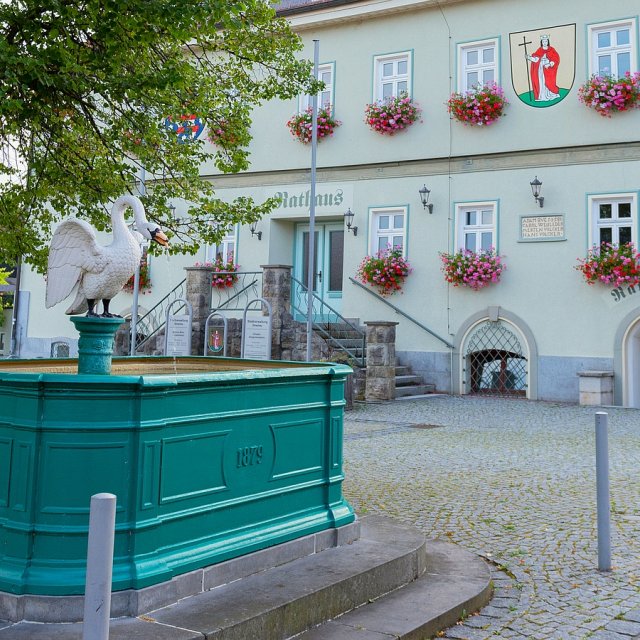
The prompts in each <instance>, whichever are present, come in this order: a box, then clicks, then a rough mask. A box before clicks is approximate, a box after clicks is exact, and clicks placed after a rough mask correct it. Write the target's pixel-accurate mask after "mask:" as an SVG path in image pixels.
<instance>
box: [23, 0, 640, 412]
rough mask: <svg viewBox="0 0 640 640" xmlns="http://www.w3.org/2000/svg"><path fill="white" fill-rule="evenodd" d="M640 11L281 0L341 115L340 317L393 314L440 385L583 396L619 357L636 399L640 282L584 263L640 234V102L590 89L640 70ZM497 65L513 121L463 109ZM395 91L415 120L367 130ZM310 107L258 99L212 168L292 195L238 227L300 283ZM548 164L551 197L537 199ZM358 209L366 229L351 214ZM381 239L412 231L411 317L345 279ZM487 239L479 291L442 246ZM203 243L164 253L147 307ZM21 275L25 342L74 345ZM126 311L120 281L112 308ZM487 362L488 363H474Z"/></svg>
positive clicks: (405, 358)
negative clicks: (457, 280) (616, 106)
mask: <svg viewBox="0 0 640 640" xmlns="http://www.w3.org/2000/svg"><path fill="white" fill-rule="evenodd" d="M638 9H639V8H638V4H637V1H636V0H617V1H616V2H615V3H602V2H596V1H595V0H568V1H567V2H563V3H559V2H555V1H553V0H537V1H536V2H535V3H533V2H527V1H523V2H514V1H513V0H440V1H439V2H436V1H435V0H359V1H352V2H350V1H341V2H334V1H331V0H330V1H327V2H317V1H316V2H306V3H305V2H304V1H302V2H301V1H296V0H289V1H288V2H283V3H281V5H280V11H281V13H282V14H283V15H286V17H287V18H288V19H289V20H290V21H291V23H292V25H293V26H294V28H295V30H296V31H297V32H298V33H299V34H300V35H301V36H302V38H303V40H304V43H305V50H304V54H303V55H304V56H305V57H308V58H311V57H312V56H313V41H314V40H318V41H319V50H320V70H321V72H322V73H323V74H324V75H323V77H324V79H325V80H326V81H327V86H326V89H325V94H324V95H325V96H326V95H330V96H331V98H330V101H331V105H332V109H333V110H334V114H335V117H336V118H338V119H339V120H340V121H341V125H340V126H339V127H338V128H337V129H336V131H335V134H334V135H333V136H332V137H330V138H327V139H324V140H322V141H321V143H320V144H319V145H318V174H317V194H318V199H317V207H316V233H317V253H318V267H317V268H318V272H320V271H321V272H322V273H323V278H322V281H321V282H319V284H318V291H317V293H318V295H319V296H320V297H322V298H323V299H324V300H325V301H326V302H327V303H328V304H329V305H331V306H332V307H333V308H335V309H336V310H338V311H339V312H340V313H341V314H342V315H343V316H344V317H346V318H353V319H358V320H359V321H360V322H365V321H371V320H389V321H397V322H399V325H398V327H397V343H396V349H397V356H398V358H399V360H400V361H401V362H402V363H404V364H408V365H411V366H412V368H413V370H414V372H416V373H419V374H421V375H422V376H423V377H424V378H425V380H426V381H427V382H431V383H433V384H435V386H436V388H437V389H438V390H442V391H448V392H452V393H469V392H477V391H479V392H491V388H492V386H495V384H497V383H498V381H499V383H500V384H501V385H502V386H503V387H506V388H507V389H508V390H509V391H512V392H514V393H516V392H517V393H518V394H519V395H524V396H526V397H528V398H532V399H536V398H537V399H548V400H560V401H569V402H577V401H578V384H579V375H578V374H579V373H580V372H581V371H593V370H597V371H610V372H613V373H614V384H615V398H614V401H615V403H616V404H624V405H626V406H640V369H639V367H640V365H639V361H640V291H638V290H637V289H631V290H616V291H614V290H613V288H612V287H606V286H604V285H596V286H588V285H587V284H586V283H585V282H584V280H583V278H582V275H581V273H580V272H579V271H577V270H576V269H575V268H574V267H575V266H576V265H577V264H578V262H577V259H578V258H581V257H584V256H585V255H586V252H587V250H588V248H589V247H590V246H591V245H593V244H594V243H596V242H600V240H602V239H608V238H611V239H612V241H619V242H626V241H627V240H628V239H631V240H633V241H634V242H635V243H636V246H637V244H638V215H639V208H638V207H639V204H638V194H639V192H640V142H639V140H640V135H639V134H640V110H635V111H634V110H632V111H628V112H624V113H614V114H613V117H611V118H604V117H601V116H599V115H598V114H597V113H595V112H594V111H593V110H592V109H589V108H587V107H586V106H585V105H583V104H582V103H581V102H580V101H579V100H578V88H579V86H580V85H582V84H583V83H584V82H585V81H586V80H587V79H588V78H589V76H591V75H592V74H598V73H611V74H614V75H615V74H620V75H622V74H624V72H625V71H627V70H628V71H630V72H631V73H634V72H636V71H638V69H639V58H640V54H639V42H638V22H639V15H638V14H639V11H638ZM545 37H546V38H547V39H548V44H550V45H551V46H552V47H553V48H554V49H555V50H556V51H558V53H559V60H560V61H559V63H556V66H557V75H556V77H555V78H556V82H557V85H558V86H559V87H560V91H559V92H558V94H556V95H557V98H552V99H547V100H540V101H538V102H536V100H535V97H534V96H533V95H532V93H533V86H532V81H533V78H532V77H531V74H532V73H534V70H533V65H532V64H531V60H529V61H527V59H526V58H525V52H524V49H525V48H526V49H527V54H528V55H530V56H531V55H532V54H534V53H535V51H536V49H538V47H540V45H541V41H542V40H543V38H545ZM524 44H526V47H524V46H523V45H524ZM541 73H542V72H541ZM492 80H493V81H495V82H497V83H498V84H500V85H501V86H502V87H503V89H504V93H505V96H506V98H507V100H508V102H509V104H508V106H507V107H506V111H505V113H506V116H505V117H502V118H500V119H499V121H497V122H496V123H495V124H493V125H491V126H488V127H486V126H465V125H463V124H462V123H460V122H458V121H456V120H454V119H452V118H451V117H450V115H449V113H448V111H447V107H446V103H447V100H448V98H449V96H450V95H451V93H452V92H453V91H456V90H464V89H466V88H467V87H469V86H472V85H473V84H474V83H477V82H487V81H492ZM533 85H535V81H534V82H533ZM523 87H524V88H523ZM402 90H406V91H407V92H408V94H409V95H410V96H411V98H412V99H413V100H414V101H415V102H417V103H418V104H419V105H420V108H421V118H420V120H419V121H417V122H415V123H414V124H413V125H411V126H410V127H408V128H407V129H406V130H403V131H400V132H398V133H396V134H395V135H393V136H388V135H381V134H380V133H377V132H375V131H372V130H371V129H370V128H369V127H368V126H367V124H366V123H365V121H364V109H365V105H366V104H368V103H371V102H374V101H375V100H377V99H379V98H381V97H383V96H385V95H389V93H390V92H391V93H392V94H393V93H397V92H398V91H402ZM519 95H520V97H519ZM547 98H548V96H547ZM305 105H306V102H305V100H304V99H300V100H291V101H288V102H281V101H278V102H275V101H274V102H272V103H270V104H267V105H265V106H264V107H263V108H262V109H260V110H259V111H257V112H256V113H255V114H254V124H253V128H252V131H253V135H254V140H253V143H252V147H251V169H250V170H249V171H248V172H246V173H243V174H240V175H233V176H228V175H219V174H217V173H216V172H215V170H214V168H213V167H212V166H211V167H203V172H204V173H205V174H206V175H207V176H210V178H211V180H212V181H213V183H214V185H215V186H216V188H217V191H218V194H219V195H221V196H222V197H223V198H229V199H231V198H234V197H236V196H238V195H245V194H247V195H252V196H253V197H254V198H260V197H261V196H264V197H266V196H270V195H275V194H278V195H279V196H280V198H281V204H280V206H279V208H277V209H276V210H275V211H274V212H273V213H272V214H271V216H270V217H268V218H267V219H264V220H262V221H261V222H260V223H258V227H257V230H258V231H260V232H261V234H262V235H261V238H260V239H258V236H257V235H252V234H251V233H250V230H249V229H248V228H238V229H234V230H231V231H230V239H229V242H230V246H232V247H233V249H234V251H235V259H236V262H238V263H239V264H240V265H241V268H242V270H247V271H258V270H259V268H260V265H265V264H284V265H292V266H293V274H294V276H295V277H297V278H298V279H300V280H302V279H303V274H304V267H303V264H304V251H303V245H304V243H303V240H304V238H305V235H304V234H305V233H308V224H309V199H308V192H309V189H310V170H309V166H310V147H309V145H303V144H301V143H300V142H299V141H298V140H296V139H294V138H293V137H292V136H291V134H290V133H289V131H288V129H287V128H286V122H287V120H288V119H289V118H290V117H291V115H292V114H293V113H295V112H296V111H298V110H299V109H301V108H303V107H304V106H305ZM536 177H537V178H538V179H539V180H540V181H541V182H542V188H541V196H543V198H544V206H543V207H541V206H540V202H539V201H537V200H535V199H534V197H533V195H532V190H531V186H530V183H531V182H532V181H533V180H534V178H536ZM423 185H426V187H427V188H428V189H429V190H430V199H429V202H430V203H431V204H432V205H433V212H432V213H430V212H429V210H428V209H427V208H425V207H424V206H423V204H422V203H421V200H420V196H419V189H421V188H422V187H423ZM175 204H176V207H177V213H178V215H179V214H180V203H179V202H176V203H175ZM348 209H350V210H351V211H352V212H353V213H354V214H355V215H354V219H353V223H352V225H353V226H357V229H358V230H357V235H356V234H355V233H353V229H351V230H347V229H346V227H345V224H344V217H343V214H344V213H345V212H346V211H347V210H348ZM307 237H308V236H307ZM386 242H391V243H394V244H396V245H397V246H401V247H402V249H403V252H404V254H405V256H406V257H407V259H408V260H409V262H410V263H411V266H412V268H413V271H412V273H411V274H410V275H409V277H408V278H407V280H406V282H405V285H404V287H403V291H402V293H401V294H400V293H397V294H394V295H393V296H392V297H391V298H389V301H390V302H391V303H392V304H393V305H395V306H396V307H397V308H399V309H400V310H401V311H402V312H403V313H404V314H406V315H400V314H398V313H397V312H396V311H395V310H394V309H393V308H391V307H389V306H388V305H386V304H384V303H383V302H381V301H380V300H379V299H378V298H376V297H375V296H373V295H371V294H370V293H369V292H368V291H367V290H365V289H363V288H362V287H359V286H357V285H356V284H354V283H353V282H352V280H351V279H352V278H354V279H355V274H356V270H357V267H358V264H359V263H360V261H361V260H362V258H363V257H364V256H366V255H369V254H372V253H375V251H376V250H377V249H378V247H379V246H383V244H384V243H386ZM474 242H476V243H477V246H478V247H480V246H485V245H488V244H490V245H492V246H494V247H496V249H497V251H498V252H499V254H500V255H502V256H504V262H505V264H506V266H507V269H506V271H505V272H504V274H503V276H502V278H501V281H500V282H499V283H496V284H492V285H491V286H488V287H486V288H483V289H481V290H479V291H473V290H471V289H467V288H463V287H454V286H452V285H450V284H448V283H447V282H445V279H444V276H443V274H442V272H441V261H440V257H439V253H440V252H452V251H455V250H456V249H457V248H459V247H464V246H465V244H466V245H467V246H470V245H469V243H474ZM471 246H474V245H471ZM207 251H209V255H210V254H211V251H212V249H211V248H203V249H202V251H201V253H200V254H199V255H198V256H194V257H188V258H174V257H172V258H171V259H166V258H162V257H161V258H151V261H150V272H151V278H152V281H153V290H152V293H151V294H149V295H147V296H142V297H141V301H140V303H141V305H142V307H143V309H149V308H151V307H152V306H153V305H154V304H155V302H156V301H157V300H159V299H160V298H161V297H162V296H163V295H164V294H165V293H166V292H167V291H169V290H170V289H171V288H172V287H173V286H175V285H176V284H177V283H178V282H179V281H180V280H182V279H183V278H184V272H183V270H182V267H184V266H189V265H192V264H193V263H194V262H195V261H203V260H205V259H206V258H207V255H208V254H207ZM21 288H22V291H21V296H22V305H23V307H22V308H23V311H22V315H21V322H22V323H21V326H20V331H21V337H20V345H21V351H20V356H21V357H27V356H34V355H42V356H48V355H49V352H50V346H51V343H52V342H55V341H59V340H67V341H70V343H71V351H72V353H73V349H74V347H73V344H74V343H73V338H72V331H71V330H70V323H69V322H68V320H67V319H66V318H65V317H64V315H63V311H64V310H63V308H62V305H60V306H59V307H56V308H55V309H53V310H48V311H46V312H45V310H44V287H43V281H42V279H41V277H40V276H38V275H36V274H33V273H30V272H25V273H24V274H23V278H22V285H21ZM130 308H131V296H130V295H129V294H126V293H123V294H120V295H119V296H118V298H116V299H115V300H114V303H113V304H112V310H115V311H116V312H119V313H123V314H127V313H128V312H129V311H130ZM406 316H408V318H407V317H406ZM425 327H426V328H427V329H429V330H430V331H426V330H425ZM434 334H435V335H434ZM478 363H481V366H482V368H483V371H481V372H479V373H478V372H477V371H476V372H475V373H474V372H472V369H473V368H474V366H477V365H478ZM507 372H511V373H507ZM505 375H507V378H505ZM505 380H506V382H505Z"/></svg>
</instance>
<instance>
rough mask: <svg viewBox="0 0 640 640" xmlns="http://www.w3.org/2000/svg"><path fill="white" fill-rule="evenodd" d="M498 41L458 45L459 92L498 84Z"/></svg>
mask: <svg viewBox="0 0 640 640" xmlns="http://www.w3.org/2000/svg"><path fill="white" fill-rule="evenodd" d="M498 79H499V75H498V41H497V40H484V41H482V42H472V43H468V44H460V45H458V91H469V90H470V89H473V88H474V87H477V86H482V85H484V84H489V83H491V82H498Z"/></svg>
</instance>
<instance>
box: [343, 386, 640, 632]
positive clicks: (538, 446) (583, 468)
mask: <svg viewBox="0 0 640 640" xmlns="http://www.w3.org/2000/svg"><path fill="white" fill-rule="evenodd" d="M606 411H607V412H608V414H609V454H610V455H609V459H610V483H611V511H612V521H611V536H612V537H611V542H612V558H613V569H612V571H610V572H606V573H603V572H599V571H598V570H597V562H598V557H597V556H598V551H597V527H596V499H595V495H596V487H595V427H594V423H595V412H596V409H594V408H590V407H579V406H574V405H565V404H557V403H548V402H528V401H525V400H509V399H506V400H502V399H493V398H470V397H447V396H434V397H432V398H427V399H419V400H410V401H406V400H404V401H396V402H389V403H383V404H370V405H356V407H355V408H354V410H353V411H350V412H348V413H347V414H346V418H345V441H344V460H345V461H344V467H345V473H346V480H345V483H344V493H345V495H346V497H347V498H348V499H349V500H350V501H351V503H352V505H353V506H354V508H355V509H356V511H357V512H358V513H359V514H361V515H364V514H367V513H382V514H386V515H389V516H392V517H394V518H397V519H399V520H401V521H404V522H407V523H410V524H413V525H414V526H416V527H418V528H419V529H421V530H422V531H424V533H425V534H426V535H427V536H429V537H431V538H442V539H448V540H451V541H452V542H455V543H456V544H459V545H461V546H462V547H464V548H466V549H468V550H470V551H473V552H475V553H477V554H479V555H481V556H483V557H485V558H486V559H487V560H488V561H490V562H491V563H492V565H493V578H494V585H495V597H494V598H493V600H492V602H491V603H490V605H489V606H487V607H485V608H484V609H482V610H481V611H480V612H479V613H478V614H477V615H470V616H469V617H468V618H466V620H465V621H464V622H462V623H461V624H458V625H456V626H455V627H452V628H451V629H449V630H447V631H446V632H445V633H444V635H443V636H442V637H445V638H450V639H456V640H464V639H468V640H483V639H485V638H491V639H494V638H517V639H521V638H527V639H534V640H564V639H570V640H579V639H581V638H590V639H591V640H630V639H631V638H640V411H638V410H633V409H619V408H610V409H606ZM469 613H471V612H469Z"/></svg>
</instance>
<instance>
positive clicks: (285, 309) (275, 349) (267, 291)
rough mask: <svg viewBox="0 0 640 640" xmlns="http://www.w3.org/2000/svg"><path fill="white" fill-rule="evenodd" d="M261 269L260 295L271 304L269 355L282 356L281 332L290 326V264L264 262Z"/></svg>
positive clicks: (287, 329)
mask: <svg viewBox="0 0 640 640" xmlns="http://www.w3.org/2000/svg"><path fill="white" fill-rule="evenodd" d="M260 268H261V269H262V297H263V298H264V299H265V300H268V301H269V304H270V305H271V311H272V314H273V315H272V317H271V327H272V334H271V357H272V358H273V359H274V360H278V359H280V358H282V340H283V338H286V336H284V335H283V333H286V332H287V331H292V330H293V329H292V328H291V269H292V268H293V267H291V265H284V264H265V265H260Z"/></svg>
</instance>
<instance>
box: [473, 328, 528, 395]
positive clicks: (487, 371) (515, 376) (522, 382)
mask: <svg viewBox="0 0 640 640" xmlns="http://www.w3.org/2000/svg"><path fill="white" fill-rule="evenodd" d="M522 342H523V341H522V339H521V338H519V337H518V335H517V334H516V332H515V331H514V328H513V327H510V326H508V325H507V323H505V322H504V321H503V320H496V321H491V320H485V321H484V322H481V323H480V324H479V325H478V326H476V327H475V328H474V329H473V330H472V331H471V332H470V334H469V336H468V337H467V339H466V340H465V349H464V362H463V369H462V371H463V388H464V389H465V392H466V393H472V394H482V395H489V396H520V397H523V398H524V397H526V388H527V378H528V366H527V364H528V363H527V360H528V358H527V354H526V353H525V352H524V349H523V346H522Z"/></svg>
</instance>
